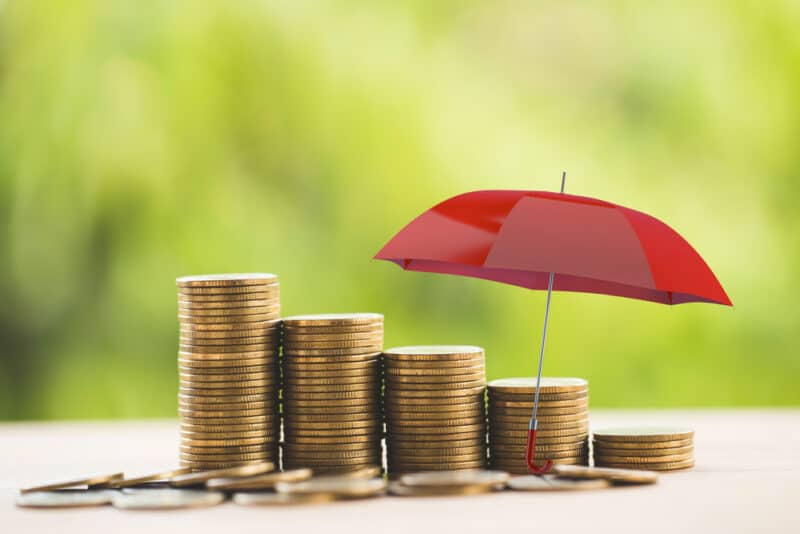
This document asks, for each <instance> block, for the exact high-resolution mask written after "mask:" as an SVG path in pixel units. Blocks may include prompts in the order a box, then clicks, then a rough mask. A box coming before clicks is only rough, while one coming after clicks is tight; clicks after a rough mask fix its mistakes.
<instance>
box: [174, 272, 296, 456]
mask: <svg viewBox="0 0 800 534" xmlns="http://www.w3.org/2000/svg"><path fill="white" fill-rule="evenodd" d="M177 285H178V319H179V322H180V347H179V352H178V372H179V377H180V389H179V393H178V412H179V414H180V418H181V422H180V432H181V440H180V459H181V465H182V466H184V467H191V468H192V469H194V470H202V469H220V468H225V467H231V466H236V465H242V464H248V463H254V462H263V461H269V462H274V463H277V450H278V436H279V432H280V418H279V415H278V391H279V388H280V373H279V368H278V357H279V356H278V355H279V346H280V321H279V320H278V319H279V317H280V299H279V287H278V279H277V277H276V276H275V275H272V274H224V275H208V276H187V277H183V278H178V279H177Z"/></svg>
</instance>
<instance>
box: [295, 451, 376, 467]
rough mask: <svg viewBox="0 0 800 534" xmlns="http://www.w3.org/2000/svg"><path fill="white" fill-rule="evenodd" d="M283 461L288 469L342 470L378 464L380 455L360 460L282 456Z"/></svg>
mask: <svg viewBox="0 0 800 534" xmlns="http://www.w3.org/2000/svg"><path fill="white" fill-rule="evenodd" d="M283 459H284V465H286V464H289V465H290V466H291V467H290V469H297V468H300V467H310V468H311V469H312V470H314V471H318V470H319V468H320V467H336V468H343V467H345V466H359V467H363V466H367V465H374V464H375V463H378V462H380V454H378V453H377V452H376V453H375V454H372V455H369V456H364V457H360V458H294V457H292V456H291V455H284V457H283Z"/></svg>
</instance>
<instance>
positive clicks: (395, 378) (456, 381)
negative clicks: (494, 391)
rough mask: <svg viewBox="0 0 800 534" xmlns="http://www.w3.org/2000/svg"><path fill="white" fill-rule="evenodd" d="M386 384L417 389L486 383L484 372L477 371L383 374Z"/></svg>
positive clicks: (457, 387) (453, 387) (458, 387)
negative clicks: (465, 372)
mask: <svg viewBox="0 0 800 534" xmlns="http://www.w3.org/2000/svg"><path fill="white" fill-rule="evenodd" d="M384 380H386V383H387V384H392V385H394V387H396V388H403V389H415V388H416V389H419V388H420V387H425V388H431V387H437V388H449V389H461V388H464V387H470V386H474V385H483V386H485V385H486V374H485V373H484V372H483V371H477V372H473V373H470V374H464V375H417V376H413V375H390V374H384Z"/></svg>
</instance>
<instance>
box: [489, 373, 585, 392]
mask: <svg viewBox="0 0 800 534" xmlns="http://www.w3.org/2000/svg"><path fill="white" fill-rule="evenodd" d="M588 387H589V383H588V382H587V381H586V380H584V379H582V378H563V377H549V376H543V377H542V379H541V382H540V385H539V393H569V392H575V393H577V392H583V391H586V390H587V389H588ZM489 390H490V391H492V392H499V393H515V394H519V393H530V394H533V393H535V392H536V377H525V378H500V379H498V380H492V381H491V382H489Z"/></svg>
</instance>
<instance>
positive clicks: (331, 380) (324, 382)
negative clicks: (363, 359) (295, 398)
mask: <svg viewBox="0 0 800 534" xmlns="http://www.w3.org/2000/svg"><path fill="white" fill-rule="evenodd" d="M381 383H382V382H381V380H380V377H379V376H378V374H377V373H374V374H372V373H366V374H361V375H352V376H316V377H305V376H304V377H302V378H298V377H295V376H284V381H283V386H284V389H286V390H287V391H300V390H302V389H304V388H308V387H315V388H322V387H327V388H337V387H346V386H354V387H355V386H358V387H366V386H365V385H372V384H374V385H376V386H379V385H381Z"/></svg>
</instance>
